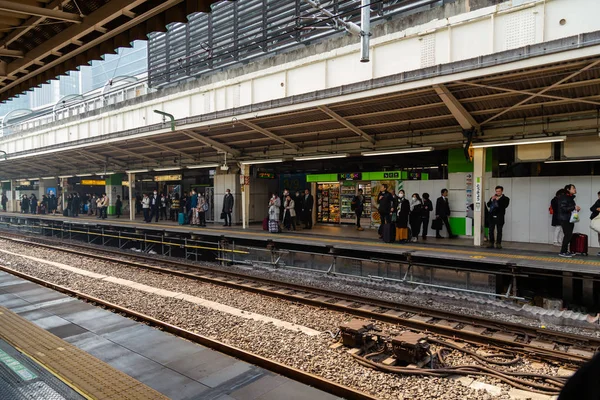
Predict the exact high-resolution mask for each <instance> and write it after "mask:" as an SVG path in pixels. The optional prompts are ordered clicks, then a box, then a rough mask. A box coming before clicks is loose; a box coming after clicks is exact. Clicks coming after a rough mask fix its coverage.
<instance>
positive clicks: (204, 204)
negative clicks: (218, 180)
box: [198, 193, 208, 227]
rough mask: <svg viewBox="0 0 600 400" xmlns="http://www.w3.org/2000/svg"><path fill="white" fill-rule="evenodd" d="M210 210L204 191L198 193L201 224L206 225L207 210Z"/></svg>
mask: <svg viewBox="0 0 600 400" xmlns="http://www.w3.org/2000/svg"><path fill="white" fill-rule="evenodd" d="M207 211H208V202H207V201H206V197H204V193H198V216H199V218H200V226H204V227H205V226H206V212H207Z"/></svg>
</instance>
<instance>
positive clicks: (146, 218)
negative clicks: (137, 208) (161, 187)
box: [142, 193, 150, 222]
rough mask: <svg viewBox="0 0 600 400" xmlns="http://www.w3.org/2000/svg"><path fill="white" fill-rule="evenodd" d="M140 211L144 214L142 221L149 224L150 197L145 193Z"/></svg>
mask: <svg viewBox="0 0 600 400" xmlns="http://www.w3.org/2000/svg"><path fill="white" fill-rule="evenodd" d="M142 211H143V212H144V221H145V222H150V197H148V195H147V194H146V193H144V198H143V199H142Z"/></svg>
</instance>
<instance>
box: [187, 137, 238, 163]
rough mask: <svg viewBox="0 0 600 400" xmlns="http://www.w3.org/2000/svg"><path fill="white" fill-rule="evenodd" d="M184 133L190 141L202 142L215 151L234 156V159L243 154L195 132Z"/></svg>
mask: <svg viewBox="0 0 600 400" xmlns="http://www.w3.org/2000/svg"><path fill="white" fill-rule="evenodd" d="M182 132H183V134H184V135H185V136H187V137H189V138H190V139H194V140H195V141H197V142H200V143H202V144H204V145H206V146H208V147H210V148H212V149H215V150H217V151H222V152H224V153H227V154H229V155H232V156H234V157H238V156H240V155H241V154H242V153H241V151H239V150H236V149H234V148H232V147H230V146H227V145H226V144H223V143H219V142H217V141H216V140H214V139H211V138H207V137H206V136H203V135H201V134H199V133H197V132H193V131H182Z"/></svg>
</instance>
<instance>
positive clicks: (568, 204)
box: [558, 184, 581, 258]
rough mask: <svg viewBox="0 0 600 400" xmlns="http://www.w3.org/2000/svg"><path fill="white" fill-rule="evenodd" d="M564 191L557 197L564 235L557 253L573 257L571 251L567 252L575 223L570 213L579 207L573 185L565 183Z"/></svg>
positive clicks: (559, 218) (559, 217) (578, 209)
mask: <svg viewBox="0 0 600 400" xmlns="http://www.w3.org/2000/svg"><path fill="white" fill-rule="evenodd" d="M565 191H566V193H565V194H563V195H561V196H560V197H559V198H558V220H559V221H560V226H562V228H563V233H564V235H565V236H564V237H563V241H562V246H561V248H560V253H559V254H558V255H559V256H561V257H568V258H570V257H573V253H570V252H569V243H571V238H572V237H573V228H574V227H575V223H574V222H571V213H572V212H573V211H575V210H577V212H579V211H580V210H581V207H579V206H578V205H576V204H575V195H576V194H577V189H576V188H575V185H572V184H569V185H566V186H565Z"/></svg>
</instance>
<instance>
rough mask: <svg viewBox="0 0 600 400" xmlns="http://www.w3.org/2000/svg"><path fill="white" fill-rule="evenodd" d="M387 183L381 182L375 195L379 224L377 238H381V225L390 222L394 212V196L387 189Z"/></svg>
mask: <svg viewBox="0 0 600 400" xmlns="http://www.w3.org/2000/svg"><path fill="white" fill-rule="evenodd" d="M387 190H388V185H387V184H385V183H383V184H382V185H381V190H380V192H379V195H377V204H378V208H377V209H378V211H379V217H380V218H381V225H379V239H382V238H383V225H385V224H391V223H392V213H393V212H394V201H395V200H394V196H393V195H392V194H391V193H390V192H388V191H387Z"/></svg>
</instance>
